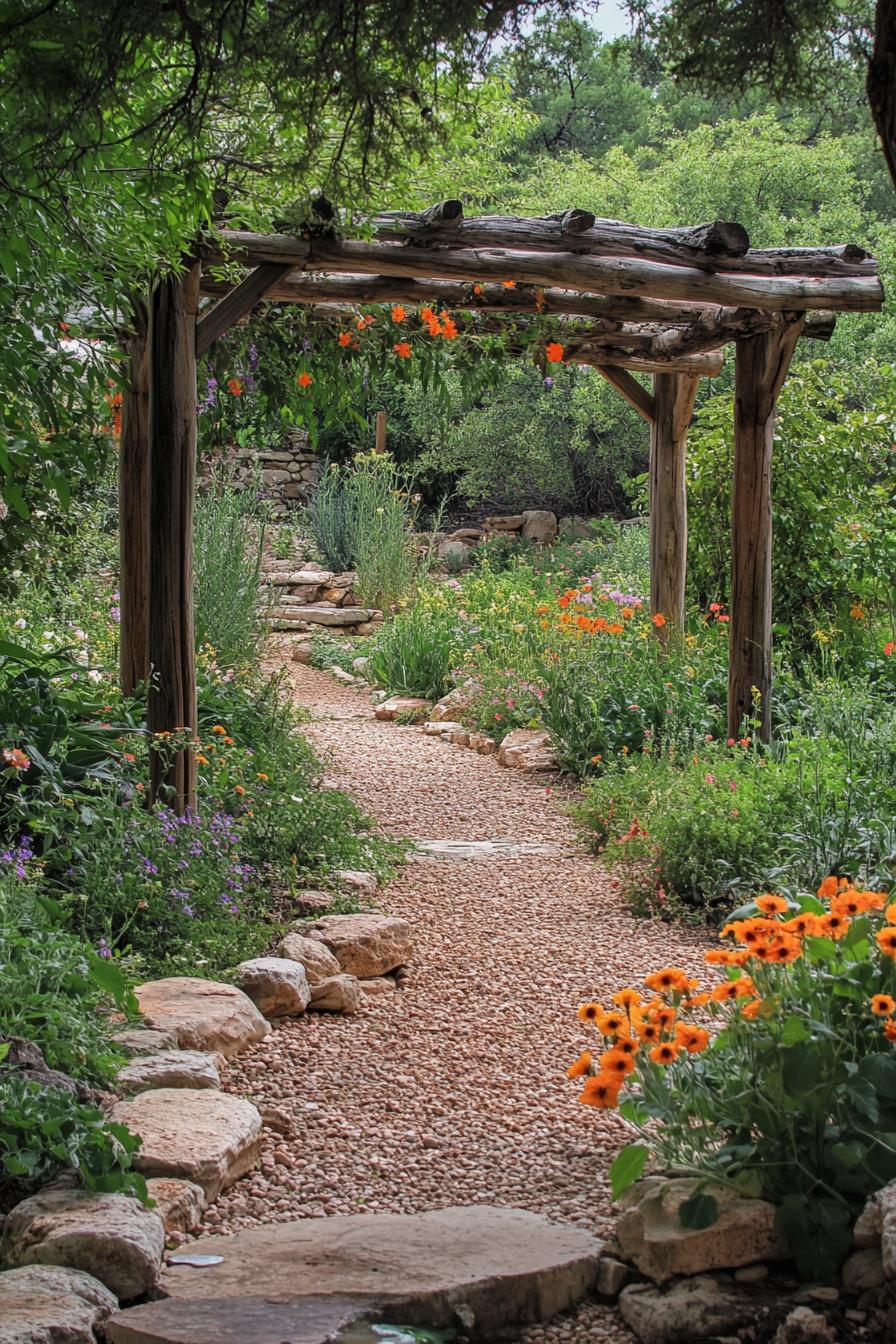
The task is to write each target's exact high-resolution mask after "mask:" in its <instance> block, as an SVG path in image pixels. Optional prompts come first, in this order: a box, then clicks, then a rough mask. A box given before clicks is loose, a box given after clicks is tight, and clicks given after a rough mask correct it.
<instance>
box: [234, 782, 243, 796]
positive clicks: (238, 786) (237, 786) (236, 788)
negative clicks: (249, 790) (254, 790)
mask: <svg viewBox="0 0 896 1344" xmlns="http://www.w3.org/2000/svg"><path fill="white" fill-rule="evenodd" d="M233 791H234V793H238V794H239V796H240V797H241V798H242V796H243V794H244V793H245V792H246V790H245V789H244V788H243V786H242V784H234V786H233Z"/></svg>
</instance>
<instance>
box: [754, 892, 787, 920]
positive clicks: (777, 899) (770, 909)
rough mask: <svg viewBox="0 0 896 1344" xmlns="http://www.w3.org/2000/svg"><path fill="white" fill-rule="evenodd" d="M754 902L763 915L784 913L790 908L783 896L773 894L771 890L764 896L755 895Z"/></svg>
mask: <svg viewBox="0 0 896 1344" xmlns="http://www.w3.org/2000/svg"><path fill="white" fill-rule="evenodd" d="M754 904H756V905H758V906H759V909H760V910H761V911H762V913H763V914H764V915H784V914H786V913H787V911H788V910H789V909H790V906H789V904H788V903H787V901H785V899H784V897H783V896H774V895H772V894H771V892H769V893H768V894H767V895H765V896H757V897H756V900H755V902H754Z"/></svg>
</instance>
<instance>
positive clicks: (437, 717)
mask: <svg viewBox="0 0 896 1344" xmlns="http://www.w3.org/2000/svg"><path fill="white" fill-rule="evenodd" d="M478 694H479V685H478V683H477V682H476V681H474V680H473V678H472V677H468V678H467V680H466V681H465V682H464V683H463V684H462V685H461V686H455V687H454V688H453V689H452V690H450V691H449V692H448V693H447V695H443V696H442V698H441V700H437V701H436V703H435V704H434V705H433V707H432V711H431V713H430V716H429V717H430V720H431V722H433V723H439V722H440V721H442V720H451V722H452V723H455V722H456V720H457V716H458V714H462V713H463V712H464V710H465V709H469V707H470V705H471V704H472V703H473V701H474V700H475V699H476V696H477V695H478ZM457 726H458V727H460V724H458V725H457Z"/></svg>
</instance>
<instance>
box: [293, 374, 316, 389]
mask: <svg viewBox="0 0 896 1344" xmlns="http://www.w3.org/2000/svg"><path fill="white" fill-rule="evenodd" d="M296 382H297V383H298V385H299V387H310V386H311V384H312V383H313V382H314V379H313V378H312V377H311V374H310V373H300V374H299V376H298V378H297V379H296Z"/></svg>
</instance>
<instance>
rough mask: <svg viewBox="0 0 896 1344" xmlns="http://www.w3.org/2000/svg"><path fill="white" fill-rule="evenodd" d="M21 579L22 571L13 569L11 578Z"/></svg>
mask: <svg viewBox="0 0 896 1344" xmlns="http://www.w3.org/2000/svg"><path fill="white" fill-rule="evenodd" d="M21 577H22V571H21V570H20V569H14V570H13V571H12V578H14V579H20V578H21Z"/></svg>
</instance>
